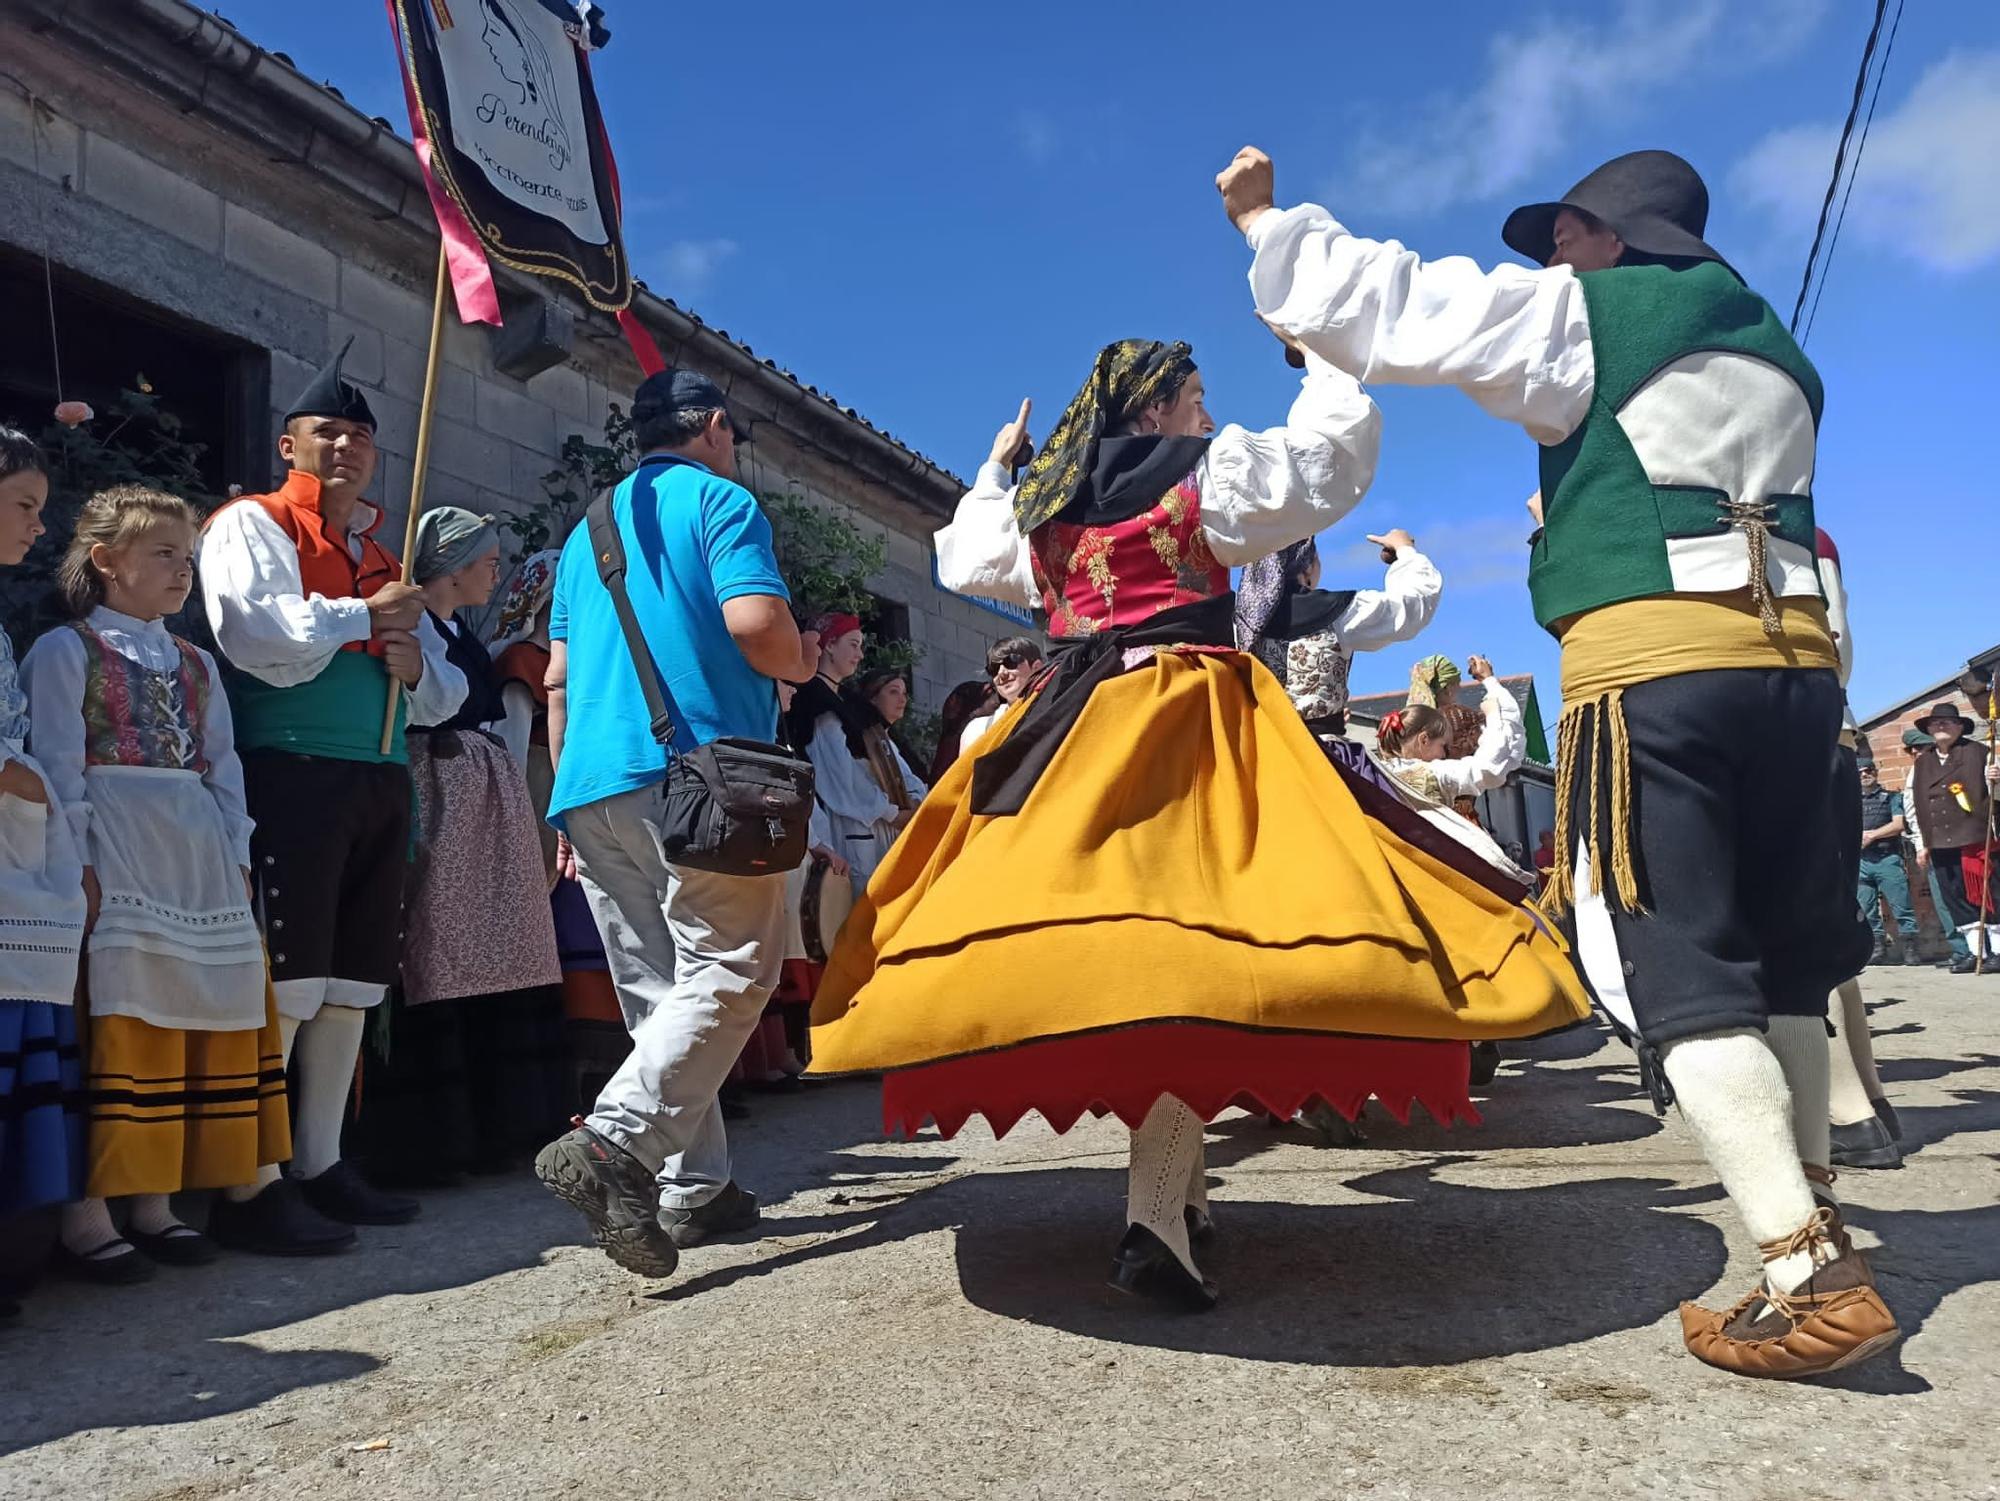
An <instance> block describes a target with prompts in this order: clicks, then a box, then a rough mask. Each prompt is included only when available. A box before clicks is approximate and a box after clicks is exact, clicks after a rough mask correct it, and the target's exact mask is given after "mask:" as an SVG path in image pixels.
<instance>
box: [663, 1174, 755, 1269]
mask: <svg viewBox="0 0 2000 1501" xmlns="http://www.w3.org/2000/svg"><path fill="white" fill-rule="evenodd" d="M659 1218H660V1228H661V1229H662V1230H664V1231H666V1232H667V1235H668V1237H669V1238H670V1239H671V1240H672V1241H673V1243H674V1244H675V1245H677V1246H679V1247H680V1248H681V1249H682V1250H683V1251H685V1250H687V1249H689V1248H690V1247H692V1246H698V1245H700V1244H701V1243H702V1242H703V1241H705V1240H714V1239H716V1238H717V1237H719V1236H724V1235H733V1234H735V1233H736V1232H737V1231H739V1230H751V1229H755V1228H756V1225H757V1219H758V1210H757V1196H756V1195H755V1194H753V1193H751V1192H749V1191H748V1190H746V1189H741V1188H738V1187H737V1186H736V1180H735V1179H733V1178H732V1179H730V1181H729V1182H727V1183H725V1184H723V1185H722V1192H721V1193H719V1194H717V1195H716V1196H715V1197H714V1198H712V1199H710V1200H709V1201H708V1202H707V1203H706V1204H697V1205H696V1206H695V1207H694V1208H692V1209H669V1208H667V1207H666V1206H665V1205H664V1204H663V1205H661V1206H660V1216H659Z"/></svg>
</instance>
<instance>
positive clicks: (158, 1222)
mask: <svg viewBox="0 0 2000 1501" xmlns="http://www.w3.org/2000/svg"><path fill="white" fill-rule="evenodd" d="M125 1202H126V1203H127V1204H129V1205H130V1206H131V1208H132V1228H133V1229H134V1230H137V1231H138V1232H139V1233H140V1234H141V1235H165V1234H166V1233H167V1232H168V1231H169V1230H173V1229H186V1228H187V1227H186V1226H185V1225H183V1224H182V1223H181V1219H180V1216H179V1215H177V1214H175V1213H174V1205H173V1200H172V1199H171V1198H169V1197H168V1196H167V1195H166V1194H134V1195H132V1197H131V1198H129V1199H127V1200H126V1201H125Z"/></svg>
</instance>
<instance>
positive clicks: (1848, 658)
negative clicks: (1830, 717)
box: [1819, 558, 1854, 688]
mask: <svg viewBox="0 0 2000 1501" xmlns="http://www.w3.org/2000/svg"><path fill="white" fill-rule="evenodd" d="M1819 582H1820V587H1821V588H1822V589H1824V590H1825V591H1826V623H1827V624H1828V625H1829V626H1831V627H1832V628H1833V644H1834V646H1835V647H1837V648H1838V649H1839V652H1840V686H1841V687H1843V688H1845V687H1846V686H1847V680H1848V679H1849V678H1850V677H1852V676H1853V675H1854V636H1853V634H1852V633H1851V632H1850V631H1849V630H1848V628H1847V585H1846V583H1845V582H1843V581H1842V579H1841V577H1840V565H1839V564H1838V563H1836V562H1834V560H1833V559H1832V558H1821V559H1820V560H1819Z"/></svg>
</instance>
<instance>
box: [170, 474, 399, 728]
mask: <svg viewBox="0 0 2000 1501" xmlns="http://www.w3.org/2000/svg"><path fill="white" fill-rule="evenodd" d="M201 593H202V601H203V604H204V605H205V607H206V609H207V613H208V624H209V629H210V630H212V631H214V632H215V640H216V644H217V645H218V646H220V647H221V648H222V654H223V656H225V657H226V658H228V659H229V662H230V665H232V666H234V667H238V668H241V669H242V670H243V671H245V672H247V673H249V674H251V675H252V676H253V677H256V678H260V679H262V680H263V681H264V682H266V683H269V684H270V685H271V686H272V687H273V688H296V687H297V686H298V685H299V684H301V683H309V682H311V681H312V680H313V679H314V678H316V677H318V676H319V674H320V672H321V670H322V669H324V668H325V666H326V664H327V663H328V662H330V661H332V660H333V656H334V653H335V652H337V651H339V650H340V649H341V648H342V647H343V646H346V645H348V644H349V643H351V642H355V641H366V640H367V639H368V635H369V621H368V603H367V601H366V600H360V599H328V598H327V597H326V596H325V595H323V594H313V595H308V594H307V593H306V592H305V585H304V583H303V582H302V581H301V578H300V575H299V554H298V549H297V548H296V547H294V546H293V545H292V540H291V538H289V537H287V536H286V535H285V534H284V531H283V530H282V529H281V528H280V527H279V526H278V523H277V522H275V521H273V520H272V519H271V518H270V516H269V515H268V514H266V512H265V511H264V509H263V507H261V506H259V505H257V504H255V503H254V502H252V501H239V502H237V503H236V504H235V505H232V506H227V507H225V508H224V509H223V510H221V511H218V512H217V513H216V515H215V518H214V519H213V520H212V521H210V522H209V524H208V530H207V531H206V532H204V533H203V534H202V539H201Z"/></svg>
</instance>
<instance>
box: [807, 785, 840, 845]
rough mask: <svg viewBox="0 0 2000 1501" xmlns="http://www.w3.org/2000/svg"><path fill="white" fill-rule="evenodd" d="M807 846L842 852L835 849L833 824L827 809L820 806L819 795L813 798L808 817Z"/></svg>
mask: <svg viewBox="0 0 2000 1501" xmlns="http://www.w3.org/2000/svg"><path fill="white" fill-rule="evenodd" d="M806 846H807V848H809V849H818V850H833V852H834V853H835V854H836V855H837V854H839V853H840V851H839V850H837V849H834V844H833V824H832V823H831V822H830V821H829V820H828V818H827V816H826V809H825V808H823V807H821V806H820V801H819V798H818V797H817V796H815V797H814V798H813V805H812V813H811V815H810V816H809V817H808V818H807V819H806Z"/></svg>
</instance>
